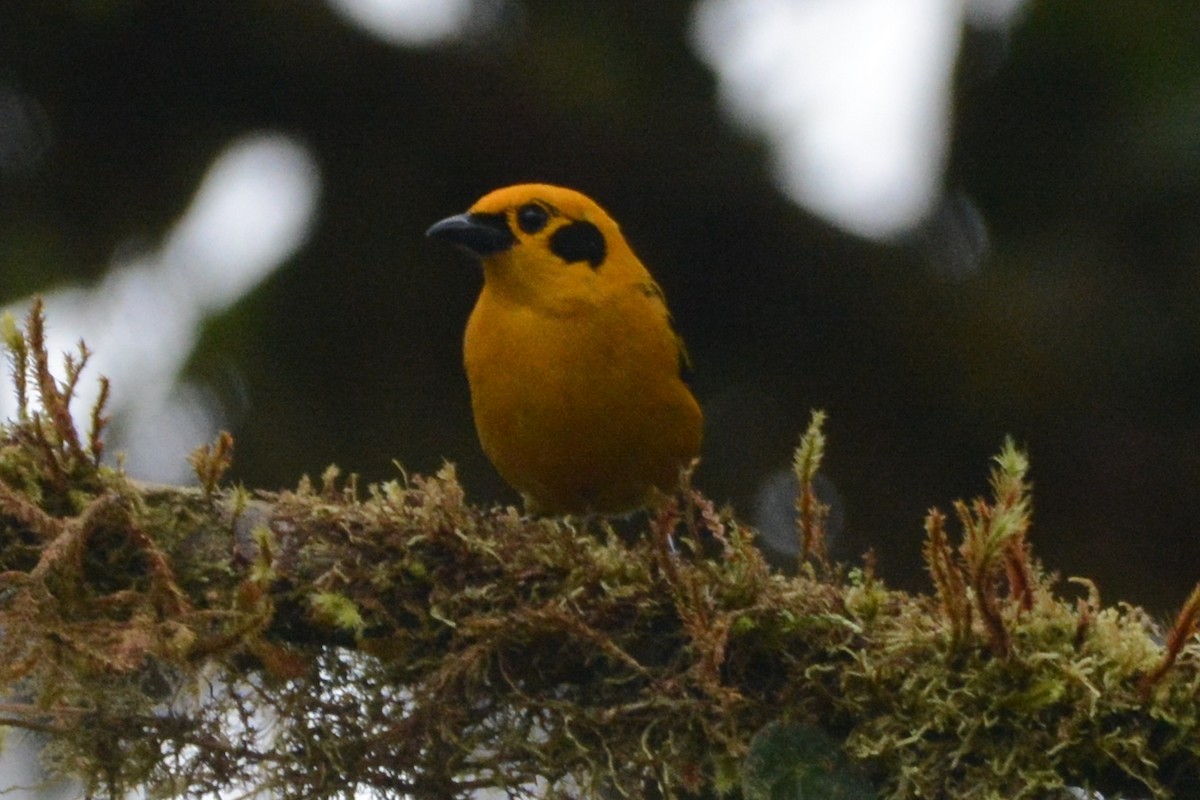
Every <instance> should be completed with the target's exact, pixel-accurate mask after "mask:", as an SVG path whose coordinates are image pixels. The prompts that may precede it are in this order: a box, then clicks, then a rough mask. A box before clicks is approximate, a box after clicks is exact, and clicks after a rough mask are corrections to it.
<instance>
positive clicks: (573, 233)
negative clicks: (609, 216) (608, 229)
mask: <svg viewBox="0 0 1200 800" xmlns="http://www.w3.org/2000/svg"><path fill="white" fill-rule="evenodd" d="M550 252H552V253H554V255H556V256H558V257H559V258H561V259H562V260H563V261H566V262H567V263H568V264H570V263H572V262H575V261H586V262H587V263H588V264H590V265H591V266H592V269H595V268H596V267H598V266H600V265H601V264H603V263H604V257H605V256H606V255H607V254H608V248H607V246H606V245H605V243H604V234H602V233H601V232H600V229H599V228H597V227H596V226H595V225H593V224H592V223H590V222H584V221H582V220H581V221H579V222H572V223H571V224H570V225H563V226H562V227H561V228H559V229H558V230H556V231H555V232H554V235H553V236H551V237H550Z"/></svg>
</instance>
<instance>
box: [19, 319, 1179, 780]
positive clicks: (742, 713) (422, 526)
mask: <svg viewBox="0 0 1200 800" xmlns="http://www.w3.org/2000/svg"><path fill="white" fill-rule="evenodd" d="M39 330H44V321H43V320H42V318H41V311H40V307H35V309H34V311H33V313H32V314H31V316H30V319H29V320H28V321H27V322H26V324H25V327H24V330H23V331H22V330H18V329H17V326H16V325H15V323H12V324H8V325H6V328H5V337H4V338H5V341H6V344H7V346H8V349H9V353H10V356H11V361H12V364H13V368H14V371H15V373H17V374H15V375H14V378H16V379H17V380H16V383H17V392H18V405H19V408H18V412H17V414H16V417H15V418H14V419H13V420H10V421H9V422H8V423H7V424H6V425H5V426H4V428H3V431H2V432H0V685H2V686H3V687H4V688H5V689H6V692H5V696H6V697H8V698H9V700H8V701H7V702H4V703H0V724H3V725H7V726H10V727H19V728H25V729H28V730H34V731H38V732H39V733H41V734H42V735H43V738H44V741H45V742H46V745H45V748H44V754H43V755H44V760H45V761H46V763H47V765H48V766H49V767H51V768H52V769H54V770H58V771H62V772H66V773H69V774H71V775H74V776H75V777H77V778H78V779H80V780H82V781H83V782H84V784H85V788H86V790H87V791H88V792H89V793H91V794H99V793H105V794H109V795H112V796H116V795H118V794H124V793H126V792H128V791H130V790H132V789H135V788H137V789H142V790H144V791H145V792H146V793H147V794H149V795H155V796H199V795H215V794H217V793H220V792H242V793H245V792H260V793H263V794H270V795H273V796H280V797H305V798H310V797H352V796H360V795H361V794H362V793H363V792H370V793H373V794H376V795H379V796H384V797H437V798H447V797H470V796H473V795H475V794H476V793H478V792H479V791H480V790H482V789H493V790H499V791H501V792H506V793H507V794H508V795H510V796H513V797H525V796H529V797H597V796H612V797H619V796H627V797H664V796H666V797H691V796H713V795H714V794H717V793H725V794H727V795H730V796H741V797H745V798H748V799H750V800H752V799H754V798H760V797H767V796H771V795H772V793H777V792H782V791H791V792H792V795H793V796H794V795H795V793H796V790H798V787H799V788H804V790H805V791H809V792H810V793H811V792H812V791H815V790H814V789H813V787H814V786H821V787H825V790H826V791H827V792H828V791H833V790H831V789H829V787H831V786H836V787H841V788H840V791H842V794H841V795H840V796H845V797H864V796H868V792H869V793H870V794H873V795H874V796H878V797H883V798H893V799H895V800H899V799H900V798H989V799H990V798H1009V797H1037V798H1045V797H1062V796H1067V795H1066V794H1065V792H1066V787H1070V786H1075V787H1081V788H1085V789H1095V790H1100V791H1103V792H1104V793H1105V795H1106V796H1107V797H1110V798H1111V797H1116V796H1120V795H1121V794H1125V795H1127V796H1153V797H1156V798H1168V797H1173V796H1174V797H1186V796H1195V795H1196V794H1197V793H1198V791H1200V785H1198V784H1200V733H1198V722H1197V720H1198V718H1200V715H1198V714H1197V708H1196V701H1195V697H1196V694H1197V690H1198V689H1200V669H1198V665H1200V658H1198V656H1200V650H1198V649H1197V647H1196V644H1195V641H1194V636H1193V634H1194V631H1195V626H1196V620H1197V618H1200V613H1198V612H1197V611H1196V609H1197V608H1200V601H1197V600H1196V597H1200V594H1198V595H1196V596H1194V597H1193V598H1192V600H1191V601H1189V603H1188V604H1187V606H1186V607H1185V609H1184V612H1183V613H1182V614H1181V616H1180V619H1179V620H1177V622H1176V624H1175V625H1174V627H1173V628H1172V629H1171V633H1170V635H1169V636H1168V637H1167V645H1166V647H1164V646H1163V645H1161V644H1160V643H1159V641H1160V640H1159V638H1158V637H1159V635H1160V632H1159V631H1158V630H1157V628H1156V627H1155V626H1154V624H1153V623H1152V622H1151V621H1150V620H1149V619H1148V618H1147V616H1146V615H1145V614H1144V613H1142V612H1140V611H1139V610H1138V609H1136V608H1132V607H1129V606H1127V605H1116V606H1108V607H1106V606H1104V605H1103V604H1102V603H1101V601H1100V596H1099V592H1098V590H1096V589H1095V587H1094V586H1091V585H1090V584H1087V585H1088V586H1089V591H1088V592H1087V595H1086V597H1082V598H1076V597H1073V596H1071V595H1073V590H1071V589H1070V587H1067V589H1066V590H1064V589H1063V588H1061V587H1058V586H1056V585H1055V584H1054V582H1053V581H1052V580H1051V579H1050V578H1049V577H1048V576H1047V575H1046V574H1045V573H1044V571H1043V570H1042V569H1041V568H1040V566H1039V565H1038V564H1037V563H1036V561H1035V560H1034V558H1033V557H1032V554H1031V547H1030V544H1029V540H1028V538H1029V537H1028V534H1029V532H1030V513H1031V512H1030V509H1031V500H1030V490H1029V484H1028V481H1027V478H1026V471H1027V467H1028V465H1027V462H1026V459H1025V456H1024V454H1023V453H1021V452H1020V450H1019V449H1018V448H1016V447H1015V446H1014V445H1012V444H1011V443H1008V444H1006V445H1005V447H1004V448H1003V449H1002V451H1001V453H1000V455H999V456H998V457H997V460H996V463H995V465H994V469H993V474H992V485H991V490H992V491H991V496H990V497H988V498H979V499H976V500H974V501H971V502H969V503H959V504H956V505H955V514H954V519H953V522H952V521H951V520H950V518H948V517H947V515H946V514H944V513H942V512H940V511H937V510H934V511H932V512H931V513H930V515H929V517H928V519H927V521H926V543H925V548H924V553H925V558H926V561H927V564H928V566H929V570H930V574H931V577H932V581H933V591H932V593H931V594H929V595H910V594H905V593H902V592H897V591H894V590H891V589H889V588H888V587H886V586H885V585H883V583H882V582H881V581H880V580H879V579H878V578H877V577H875V576H874V575H873V573H872V571H871V570H870V569H869V568H868V569H848V568H846V567H843V566H839V565H836V564H831V563H827V562H826V561H825V559H824V556H823V550H822V548H821V547H820V530H821V525H822V513H823V512H822V508H821V506H820V504H819V503H818V502H817V501H816V499H815V496H811V495H810V496H808V497H807V499H805V497H804V496H803V495H802V496H801V498H800V499H799V501H798V508H797V511H798V517H799V521H798V525H799V526H800V533H801V535H802V536H803V537H805V538H806V541H808V542H809V543H810V544H809V547H808V548H807V552H808V553H809V554H810V559H812V561H810V562H807V563H805V564H802V565H801V568H800V569H799V570H798V573H797V574H795V575H785V574H781V573H778V572H775V571H773V570H772V569H771V568H769V567H768V566H767V564H766V563H765V561H764V560H763V559H762V557H761V556H760V555H759V552H758V550H757V549H756V547H755V545H754V532H753V530H752V529H750V528H749V527H747V526H746V525H744V524H743V523H742V522H741V521H739V520H738V519H737V518H736V516H735V515H734V514H733V513H732V512H731V511H729V510H718V509H716V508H715V507H714V506H713V505H712V503H711V502H710V501H708V500H707V499H705V498H704V497H703V496H702V495H700V494H699V493H698V492H696V491H695V490H694V489H692V488H691V487H690V486H689V485H688V484H687V483H686V482H685V483H684V484H683V485H682V486H681V488H680V490H679V492H678V493H677V494H676V496H675V497H673V498H671V499H669V500H667V501H666V502H664V504H663V505H662V506H661V508H660V509H659V510H657V511H656V512H655V513H653V514H650V515H649V516H645V517H642V518H635V519H633V520H617V521H608V520H599V519H592V520H566V519H529V518H525V517H522V516H521V515H520V514H519V513H518V512H517V511H515V510H514V509H511V508H503V507H489V508H485V507H479V506H477V505H474V504H472V503H470V502H469V501H468V499H467V498H466V497H465V496H464V493H463V490H462V488H461V486H460V484H459V483H458V481H457V479H456V477H455V474H454V470H453V468H452V467H450V466H446V467H445V468H443V469H442V470H441V471H439V472H438V473H437V474H436V475H433V476H413V477H411V478H408V477H406V476H401V477H400V478H399V479H397V480H394V481H388V482H385V483H382V484H374V485H370V486H360V485H359V482H358V481H357V480H356V479H355V478H354V476H352V475H351V476H348V477H342V476H341V474H340V473H339V472H338V471H337V470H336V469H332V468H331V469H330V470H328V471H327V472H326V474H325V475H323V476H322V478H321V479H320V480H319V481H316V482H313V481H309V480H307V479H304V480H301V481H300V482H299V484H298V486H297V488H296V489H295V490H291V491H277V492H261V491H256V492H251V491H248V490H245V489H243V488H240V487H228V486H222V485H221V479H222V476H223V474H224V473H225V471H226V469H227V468H228V466H229V463H230V458H231V457H232V447H233V442H232V439H231V438H229V437H228V436H222V437H219V438H218V439H217V441H216V442H215V443H214V444H212V445H210V446H207V447H206V448H202V449H198V450H197V452H196V454H195V455H194V456H193V458H192V463H193V466H194V468H195V470H196V473H197V483H198V484H199V485H198V486H197V487H192V488H189V487H170V486H149V485H145V484H140V483H137V482H135V481H132V480H130V479H129V478H128V477H127V476H125V475H124V474H123V473H122V472H121V470H120V469H119V468H114V467H111V466H106V465H105V464H104V463H103V459H102V458H101V456H102V454H103V452H104V451H103V441H102V433H103V425H104V410H103V399H104V393H102V394H101V401H100V402H99V403H97V405H96V407H95V408H94V409H92V411H91V414H90V415H89V416H88V420H89V426H90V427H89V429H88V430H85V431H83V432H80V431H77V430H76V429H75V428H74V425H75V423H74V421H73V419H72V416H71V414H70V413H69V406H70V403H71V400H72V398H73V396H74V393H75V389H76V387H77V385H78V381H79V379H80V377H79V373H80V370H81V369H82V365H83V364H84V363H85V362H86V360H87V356H86V349H85V348H82V347H81V349H80V350H79V351H78V355H77V358H76V359H74V360H73V361H71V362H69V363H68V366H67V368H66V369H67V374H66V375H65V376H64V377H63V378H62V379H59V378H56V377H55V376H53V375H50V374H49V367H48V366H46V365H48V364H49V358H48V354H46V353H45V343H44V337H42V336H41V335H40V334H39V333H38V331H39ZM804 441H805V442H806V443H807V444H806V445H805V447H804V448H802V450H801V452H800V453H799V454H798V457H797V462H796V463H797V472H798V477H799V478H800V480H801V482H802V484H811V481H812V477H813V475H814V474H815V472H816V469H817V468H818V466H819V463H820V451H821V450H822V449H823V448H824V446H825V442H824V437H823V434H822V433H821V431H820V419H819V418H814V423H813V426H812V427H810V429H809V431H808V433H807V434H806V436H805V439H804ZM810 491H811V489H810ZM914 529H915V530H914V535H917V534H918V533H919V531H918V530H916V526H914ZM959 529H960V530H959ZM883 557H886V554H883ZM1084 583H1085V584H1086V582H1084ZM839 754H844V756H845V758H843V757H841V756H840V755H839ZM851 773H853V774H851ZM864 787H866V788H864Z"/></svg>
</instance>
